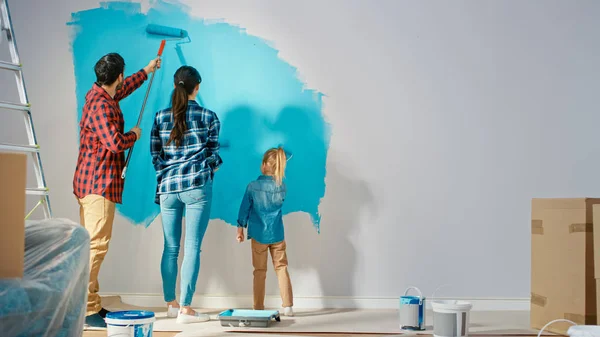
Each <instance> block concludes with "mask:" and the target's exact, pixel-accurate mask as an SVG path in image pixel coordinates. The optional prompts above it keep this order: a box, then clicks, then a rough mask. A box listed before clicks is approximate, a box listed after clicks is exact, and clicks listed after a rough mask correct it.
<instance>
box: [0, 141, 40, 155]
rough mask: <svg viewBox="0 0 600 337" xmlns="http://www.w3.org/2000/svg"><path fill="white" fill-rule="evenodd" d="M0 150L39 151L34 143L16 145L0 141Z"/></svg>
mask: <svg viewBox="0 0 600 337" xmlns="http://www.w3.org/2000/svg"><path fill="white" fill-rule="evenodd" d="M0 150H6V151H15V152H32V153H35V152H39V151H40V148H39V146H34V145H17V144H6V143H0Z"/></svg>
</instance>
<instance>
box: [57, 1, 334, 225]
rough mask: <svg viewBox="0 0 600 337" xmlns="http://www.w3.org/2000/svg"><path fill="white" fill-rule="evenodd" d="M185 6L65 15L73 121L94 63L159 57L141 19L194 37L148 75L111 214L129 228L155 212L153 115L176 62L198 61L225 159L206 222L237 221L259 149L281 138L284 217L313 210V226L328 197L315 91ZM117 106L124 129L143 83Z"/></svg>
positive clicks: (323, 127) (256, 41) (273, 58)
mask: <svg viewBox="0 0 600 337" xmlns="http://www.w3.org/2000/svg"><path fill="white" fill-rule="evenodd" d="M188 12H189V10H188V9H187V8H185V7H184V6H183V5H179V4H170V3H165V2H163V1H156V2H154V3H153V5H152V7H151V9H150V10H149V11H148V12H147V13H142V11H141V6H140V4H139V3H134V2H104V3H101V4H100V6H99V8H95V9H91V10H86V11H81V12H77V13H74V14H73V15H72V20H71V22H69V23H68V25H70V27H71V28H72V52H73V61H74V68H75V79H76V94H77V118H78V120H79V119H80V118H81V110H82V107H83V104H84V103H85V102H84V98H85V94H86V92H87V91H88V90H89V89H90V88H91V86H92V84H93V83H94V81H95V75H94V71H93V68H94V64H95V62H96V61H97V60H98V59H99V58H100V57H101V56H103V55H104V54H107V53H109V52H117V53H120V54H121V55H122V56H123V57H124V59H125V62H126V66H125V73H126V75H129V74H131V73H133V72H135V71H137V70H139V69H141V68H142V67H144V66H145V65H146V64H147V63H148V61H149V60H150V59H151V58H153V57H154V55H156V52H157V50H158V46H159V44H160V38H157V37H154V36H150V35H147V34H146V31H145V28H146V26H147V25H148V24H151V23H154V24H159V25H165V26H171V27H177V28H181V29H185V30H187V31H188V33H189V36H190V38H191V43H186V44H181V45H180V52H178V51H177V48H176V47H177V41H169V42H168V43H167V47H166V48H165V52H164V54H163V67H162V69H160V70H159V71H158V72H157V74H156V77H155V79H154V83H153V85H152V92H151V93H150V97H149V99H148V103H147V105H146V110H145V113H144V117H143V120H142V125H141V127H142V130H143V134H142V138H141V139H140V141H138V142H137V143H136V146H135V150H134V152H133V155H132V160H131V164H130V167H129V169H128V172H127V180H126V183H125V192H124V194H123V204H122V205H118V206H117V209H118V211H119V212H120V213H121V214H122V215H123V216H125V217H126V218H128V219H129V220H131V221H132V222H133V223H135V224H143V225H145V226H148V225H149V224H150V223H151V222H152V221H153V220H154V218H155V217H156V216H157V215H158V214H159V207H158V206H157V205H156V204H154V202H153V200H154V192H155V186H156V179H155V172H154V169H153V167H152V164H151V158H150V153H149V147H150V145H149V142H150V140H149V134H150V129H151V126H152V120H153V118H154V114H155V112H156V111H158V110H159V109H162V108H165V107H167V106H168V104H169V98H170V94H171V90H172V88H173V74H174V73H175V70H177V68H178V67H180V66H181V65H182V64H183V63H187V64H188V65H191V66H194V67H196V68H197V69H198V70H199V71H200V73H201V75H202V78H203V82H202V85H201V88H200V95H199V98H198V101H199V103H200V104H202V105H204V106H205V107H207V108H209V109H211V110H213V111H215V112H216V113H217V115H218V116H219V118H220V120H221V122H222V130H221V141H226V142H228V143H229V147H228V148H223V149H221V156H222V157H223V160H224V165H223V166H222V167H221V169H220V170H219V171H218V172H217V173H216V176H215V182H214V191H213V205H212V212H211V218H212V219H222V220H224V221H225V222H227V223H229V224H235V223H236V218H237V212H238V207H239V203H240V201H241V198H242V196H243V194H244V190H245V188H246V185H247V184H248V183H249V182H250V181H251V180H253V179H255V178H256V177H257V176H258V175H259V174H260V170H259V168H260V162H261V158H262V153H263V152H264V151H265V150H266V149H268V148H269V147H272V146H277V145H278V144H284V145H285V147H286V148H287V149H289V150H291V151H292V152H293V154H294V157H293V159H292V160H290V162H289V163H288V169H287V172H286V175H287V179H286V183H287V186H288V197H287V200H286V203H285V208H284V213H285V214H287V213H291V212H305V213H308V214H310V216H311V219H312V221H313V224H314V226H315V228H316V229H317V230H319V229H320V228H319V226H320V216H319V212H318V208H319V203H320V201H321V198H322V197H323V196H324V194H325V174H326V167H325V166H326V159H327V151H328V148H329V140H330V127H329V125H328V124H327V123H326V122H325V120H324V117H323V113H322V97H323V94H321V93H320V92H318V91H315V90H308V89H306V88H305V84H304V83H302V82H301V81H300V80H299V79H298V76H297V71H296V69H295V68H294V67H292V66H291V65H289V64H288V63H286V62H285V61H283V60H282V59H280V58H279V57H278V51H277V50H276V49H274V48H273V47H272V46H271V45H270V44H269V43H267V42H266V41H264V40H262V39H260V38H258V37H255V36H251V35H248V34H247V33H246V32H245V30H244V29H242V28H240V27H237V26H234V25H230V24H227V23H222V22H217V23H215V22H207V21H205V20H203V19H201V18H195V17H191V16H190V15H189V14H188ZM147 85H148V84H147V83H146V84H144V85H143V86H142V87H141V88H140V89H138V91H137V92H135V93H134V94H133V95H131V96H130V97H128V98H127V99H125V100H123V101H122V102H121V108H122V109H123V114H124V117H125V128H126V130H129V129H130V128H131V127H132V126H133V125H134V124H135V122H136V121H137V116H138V113H139V111H140V108H141V105H142V101H143V98H144V95H145V91H146V88H147Z"/></svg>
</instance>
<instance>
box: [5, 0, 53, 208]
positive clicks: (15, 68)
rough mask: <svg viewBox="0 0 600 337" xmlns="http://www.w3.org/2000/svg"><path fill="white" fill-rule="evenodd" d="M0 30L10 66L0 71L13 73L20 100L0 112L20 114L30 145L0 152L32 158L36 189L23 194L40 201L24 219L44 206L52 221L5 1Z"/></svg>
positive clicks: (7, 145) (9, 147)
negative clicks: (9, 59) (25, 154)
mask: <svg viewBox="0 0 600 337" xmlns="http://www.w3.org/2000/svg"><path fill="white" fill-rule="evenodd" d="M0 28H1V29H0V45H2V44H3V41H2V40H3V39H2V38H3V37H4V35H5V36H6V42H8V47H9V49H10V55H11V59H12V62H3V61H0V70H1V71H11V72H14V74H15V79H16V81H17V89H18V91H19V98H20V101H21V102H20V103H11V102H3V101H0V108H3V109H7V110H10V111H14V112H17V113H19V112H20V113H22V114H23V116H24V118H25V129H26V131H27V138H28V139H29V144H27V145H17V144H5V143H0V151H12V152H24V153H29V154H31V159H32V161H33V167H34V170H35V177H36V181H37V187H36V188H27V189H26V191H25V193H26V194H27V195H32V196H35V197H36V198H39V201H38V203H37V204H36V206H35V207H33V209H32V210H31V211H30V212H29V213H28V214H27V216H26V217H25V218H26V219H27V218H28V217H29V216H30V215H31V214H32V213H33V211H35V209H36V208H37V207H38V206H43V209H44V215H45V217H46V218H47V219H48V218H52V208H51V207H50V196H49V193H48V187H47V186H46V179H45V178H44V169H43V167H42V159H41V157H40V146H39V144H38V142H37V138H36V136H35V130H34V128H33V118H32V117H31V104H29V99H28V98H27V90H26V89H25V80H24V78H23V68H22V66H21V60H20V58H19V52H18V50H17V41H16V40H15V34H14V30H13V25H12V21H11V19H10V12H9V9H8V3H7V0H0Z"/></svg>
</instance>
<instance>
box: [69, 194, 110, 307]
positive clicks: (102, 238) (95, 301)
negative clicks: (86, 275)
mask: <svg viewBox="0 0 600 337" xmlns="http://www.w3.org/2000/svg"><path fill="white" fill-rule="evenodd" d="M78 201H79V217H80V218H81V224H82V225H83V226H84V227H85V229H87V231H88V232H89V233H90V282H89V283H88V301H87V312H86V316H89V315H93V314H95V313H98V312H99V311H100V309H102V304H101V303H100V295H98V291H99V290H100V285H99V284H98V273H99V272H100V265H102V261H104V257H105V256H106V252H107V251H108V243H109V241H110V238H111V236H112V227H113V220H114V218H115V203H114V202H112V201H109V200H108V199H106V198H104V197H101V196H99V195H95V194H90V195H87V196H85V197H84V198H82V199H79V200H78Z"/></svg>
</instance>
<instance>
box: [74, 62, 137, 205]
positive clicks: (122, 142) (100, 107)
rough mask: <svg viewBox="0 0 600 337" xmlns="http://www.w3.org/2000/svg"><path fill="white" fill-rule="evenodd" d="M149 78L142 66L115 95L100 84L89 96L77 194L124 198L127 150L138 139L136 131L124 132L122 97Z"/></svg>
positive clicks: (118, 200)
mask: <svg viewBox="0 0 600 337" xmlns="http://www.w3.org/2000/svg"><path fill="white" fill-rule="evenodd" d="M147 78H148V75H147V74H146V72H145V71H144V70H143V69H142V70H140V71H138V72H137V73H135V74H133V75H131V76H129V77H127V78H126V79H125V81H124V83H123V87H122V88H121V89H120V90H119V91H117V93H116V94H115V97H114V98H111V97H110V95H109V94H108V93H107V92H106V91H105V90H104V89H102V88H101V87H100V86H98V85H97V84H94V86H93V87H92V89H91V90H90V91H88V93H87V95H86V96H85V105H84V106H83V113H82V116H81V121H80V122H79V127H80V132H79V157H78V158H77V167H76V168H75V175H74V177H73V193H74V194H75V196H76V197H77V198H80V199H81V198H84V197H85V196H86V195H89V194H96V195H101V196H103V197H105V198H106V199H108V200H110V201H112V202H115V203H121V202H122V194H123V185H124V184H123V183H124V181H123V179H121V172H122V171H123V166H124V165H125V155H124V152H125V150H127V149H129V148H131V147H132V146H133V144H134V143H135V141H136V136H135V133H133V132H127V133H123V129H124V127H125V121H124V120H123V113H122V112H121V107H119V101H120V100H122V99H124V98H125V97H127V96H129V95H131V93H133V92H134V91H135V90H136V89H137V88H139V87H140V86H141V85H142V84H143V83H144V81H145V80H146V79H147Z"/></svg>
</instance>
